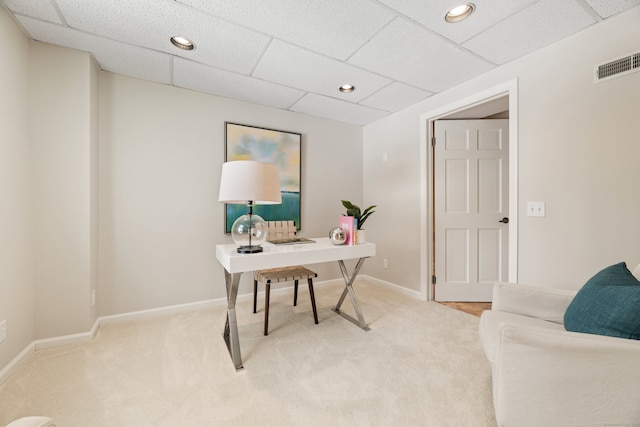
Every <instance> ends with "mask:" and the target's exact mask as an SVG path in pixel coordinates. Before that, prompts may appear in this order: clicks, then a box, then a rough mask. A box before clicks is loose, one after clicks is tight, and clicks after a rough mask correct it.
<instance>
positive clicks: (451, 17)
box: [444, 3, 476, 23]
mask: <svg viewBox="0 0 640 427" xmlns="http://www.w3.org/2000/svg"><path fill="white" fill-rule="evenodd" d="M475 10H476V5H475V4H473V3H466V4H462V5H460V6H456V7H454V8H453V9H451V10H450V11H449V12H447V14H446V15H445V16H444V20H445V21H447V22H451V23H454V22H460V21H462V20H463V19H467V18H468V17H469V15H471V14H472V13H473V12H474V11H475Z"/></svg>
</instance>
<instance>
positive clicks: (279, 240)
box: [267, 237, 316, 245]
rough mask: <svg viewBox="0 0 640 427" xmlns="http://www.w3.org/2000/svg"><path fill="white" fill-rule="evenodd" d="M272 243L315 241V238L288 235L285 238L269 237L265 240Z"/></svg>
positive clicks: (288, 243)
mask: <svg viewBox="0 0 640 427" xmlns="http://www.w3.org/2000/svg"><path fill="white" fill-rule="evenodd" d="M267 242H269V243H273V244H274V245H297V244H301V243H315V242H316V241H315V240H312V239H307V238H306V237H288V238H285V239H270V240H267Z"/></svg>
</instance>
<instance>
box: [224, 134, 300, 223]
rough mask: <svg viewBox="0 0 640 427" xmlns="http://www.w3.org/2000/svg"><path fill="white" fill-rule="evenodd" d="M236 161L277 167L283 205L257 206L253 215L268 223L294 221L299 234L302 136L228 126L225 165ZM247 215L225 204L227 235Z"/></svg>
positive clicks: (225, 142)
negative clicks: (249, 161) (239, 219)
mask: <svg viewBox="0 0 640 427" xmlns="http://www.w3.org/2000/svg"><path fill="white" fill-rule="evenodd" d="M235 160H256V161H260V162H265V163H271V164H274V165H276V166H277V167H278V170H279V171H280V191H281V193H282V204H280V205H254V207H253V212H254V213H255V214H257V215H260V216H261V217H262V218H263V219H264V220H265V221H284V220H293V221H294V222H295V225H296V230H300V229H301V225H302V224H301V219H302V215H301V205H302V203H301V201H302V162H301V160H302V134H300V133H296V132H288V131H282V130H276V129H269V128H263V127H258V126H251V125H244V124H239V123H233V122H225V131H224V161H225V162H230V161H235ZM246 213H247V206H246V205H241V204H240V205H238V204H230V203H225V205H224V228H225V233H231V226H232V225H233V222H234V221H235V220H236V219H237V218H238V217H239V216H242V215H244V214H246Z"/></svg>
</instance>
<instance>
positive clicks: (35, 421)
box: [6, 417, 56, 427]
mask: <svg viewBox="0 0 640 427" xmlns="http://www.w3.org/2000/svg"><path fill="white" fill-rule="evenodd" d="M6 427H56V425H55V424H54V422H53V420H52V419H51V418H49V417H22V418H18V419H17V420H15V421H12V422H10V423H9V424H7V426H6Z"/></svg>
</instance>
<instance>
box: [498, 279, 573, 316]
mask: <svg viewBox="0 0 640 427" xmlns="http://www.w3.org/2000/svg"><path fill="white" fill-rule="evenodd" d="M576 293H577V291H572V290H565V289H548V288H541V287H539V286H528V285H519V284H515V283H496V284H495V285H494V286H493V303H492V306H491V309H492V310H499V311H506V312H508V313H515V314H521V315H523V316H528V317H535V318H537V319H542V320H548V321H550V322H555V323H560V324H564V312H565V311H567V307H568V306H569V304H570V303H571V301H572V300H573V297H574V296H575V295H576Z"/></svg>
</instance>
